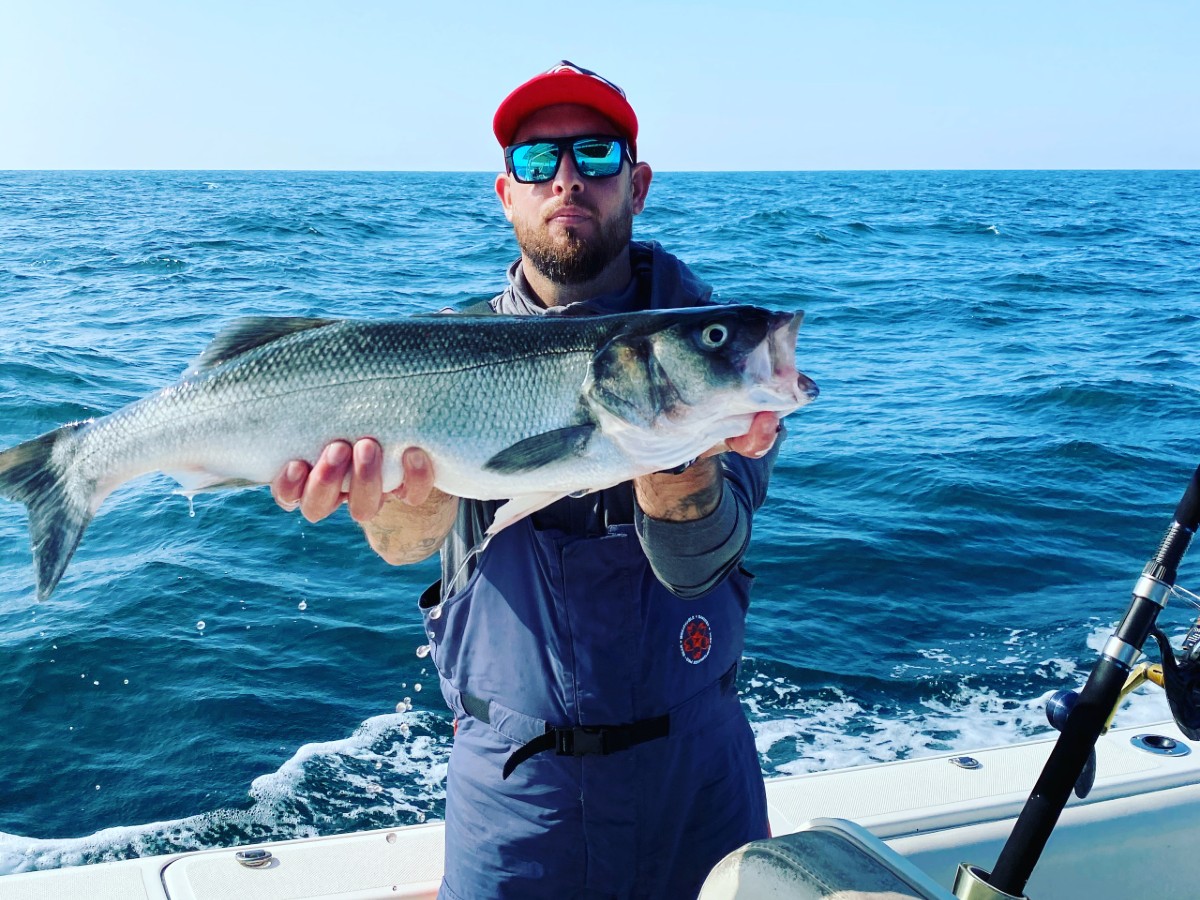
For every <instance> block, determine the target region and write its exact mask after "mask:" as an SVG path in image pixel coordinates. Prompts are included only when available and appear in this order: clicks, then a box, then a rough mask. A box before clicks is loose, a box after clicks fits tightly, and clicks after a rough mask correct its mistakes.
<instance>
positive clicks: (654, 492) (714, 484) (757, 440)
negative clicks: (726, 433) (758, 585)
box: [633, 412, 779, 522]
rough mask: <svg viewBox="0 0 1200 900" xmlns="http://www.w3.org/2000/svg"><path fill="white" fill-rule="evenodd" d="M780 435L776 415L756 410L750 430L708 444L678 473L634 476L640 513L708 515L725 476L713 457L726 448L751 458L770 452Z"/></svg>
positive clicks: (672, 517) (684, 517)
mask: <svg viewBox="0 0 1200 900" xmlns="http://www.w3.org/2000/svg"><path fill="white" fill-rule="evenodd" d="M778 434H779V416H777V415H776V414H775V413H771V412H760V413H756V414H755V416H754V420H753V421H752V422H751V423H750V430H749V431H747V432H746V433H745V434H743V435H739V436H738V437H734V438H729V440H727V441H724V442H723V443H720V444H718V445H717V446H715V447H711V448H709V449H708V450H705V451H704V452H703V453H701V454H700V458H699V459H698V460H697V461H696V462H695V463H694V464H693V465H691V466H689V467H688V468H686V469H684V470H683V472H681V473H680V474H678V475H671V474H668V473H665V472H656V473H654V474H651V475H642V476H641V477H640V478H635V479H633V489H634V494H635V496H636V497H637V502H638V506H640V507H641V508H642V512H644V513H645V514H646V515H648V516H649V517H650V518H652V519H663V520H666V521H671V522H687V521H690V520H694V519H701V518H703V517H704V516H707V515H708V514H709V513H711V512H712V511H713V510H714V509H716V508H717V504H718V503H720V501H721V491H722V489H723V486H724V479H723V477H722V474H721V471H722V470H721V464H720V463H719V462H718V461H717V460H715V459H713V458H712V457H714V456H718V455H720V454H722V453H725V452H726V451H730V452H733V453H739V454H741V455H742V456H748V457H750V458H751V459H761V458H762V457H764V456H766V455H767V453H769V452H770V450H771V447H772V446H774V444H775V438H776V437H778Z"/></svg>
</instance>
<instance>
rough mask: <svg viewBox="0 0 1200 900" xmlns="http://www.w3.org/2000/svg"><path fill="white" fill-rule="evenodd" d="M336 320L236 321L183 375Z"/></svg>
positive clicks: (248, 318)
mask: <svg viewBox="0 0 1200 900" xmlns="http://www.w3.org/2000/svg"><path fill="white" fill-rule="evenodd" d="M337 321H338V320H337V319H315V318H307V317H305V316H245V317H243V318H241V319H236V320H234V321H233V322H230V323H229V324H228V325H226V326H225V327H224V328H222V329H221V330H220V331H219V332H217V336H216V337H214V338H213V339H212V341H211V343H209V345H208V346H207V347H205V348H204V352H203V353H201V354H200V355H199V356H198V357H196V360H195V362H193V363H192V364H191V365H190V366H188V370H187V371H186V372H184V375H185V376H187V375H196V374H197V373H199V372H203V371H205V370H207V369H212V368H214V367H216V366H219V365H221V363H224V362H228V361H229V360H231V359H233V358H234V357H237V356H241V355H242V354H243V353H246V352H247V351H250V350H253V349H255V348H256V347H262V346H264V345H265V344H269V343H271V342H272V341H277V340H279V339H280V338H283V337H287V336H288V335H289V334H298V333H299V332H301V331H309V330H311V329H313V328H324V327H325V326H326V325H332V324H333V323H335V322H337Z"/></svg>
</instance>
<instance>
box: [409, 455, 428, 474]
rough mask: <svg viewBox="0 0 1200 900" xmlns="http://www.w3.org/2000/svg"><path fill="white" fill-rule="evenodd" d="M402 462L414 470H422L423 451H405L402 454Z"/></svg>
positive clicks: (423, 466)
mask: <svg viewBox="0 0 1200 900" xmlns="http://www.w3.org/2000/svg"><path fill="white" fill-rule="evenodd" d="M404 462H405V463H406V464H407V465H408V467H409V468H410V469H412V470H413V471H414V472H424V471H425V454H424V453H417V452H415V451H413V452H411V453H405V454H404Z"/></svg>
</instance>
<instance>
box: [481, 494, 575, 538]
mask: <svg viewBox="0 0 1200 900" xmlns="http://www.w3.org/2000/svg"><path fill="white" fill-rule="evenodd" d="M565 496H566V494H560V493H559V492H558V491H541V492H538V493H535V494H522V495H521V496H520V497H513V498H512V499H511V500H509V501H508V502H507V503H502V504H501V505H500V506H499V507H498V508H497V509H496V517H495V518H494V519H492V524H491V525H489V526H488V530H487V531H486V532H484V534H485V535H487V536H488V537H491V536H492V535H494V534H498V533H499V532H501V531H503V530H504V529H505V528H507V527H508V526H509V525H512V524H513V523H514V522H519V521H521V520H522V519H523V518H525V517H526V516H528V515H531V514H533V513H535V512H537V511H538V510H539V509H542V508H544V507H547V506H549V505H550V504H551V503H553V502H555V501H556V500H561V499H562V498H563V497H565Z"/></svg>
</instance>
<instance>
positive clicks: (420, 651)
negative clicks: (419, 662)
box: [417, 644, 430, 659]
mask: <svg viewBox="0 0 1200 900" xmlns="http://www.w3.org/2000/svg"><path fill="white" fill-rule="evenodd" d="M429 650H430V647H429V645H428V644H422V645H421V646H420V647H418V648H417V658H418V659H424V658H425V657H427V656H428V655H429Z"/></svg>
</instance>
